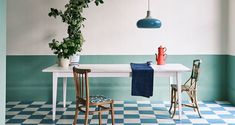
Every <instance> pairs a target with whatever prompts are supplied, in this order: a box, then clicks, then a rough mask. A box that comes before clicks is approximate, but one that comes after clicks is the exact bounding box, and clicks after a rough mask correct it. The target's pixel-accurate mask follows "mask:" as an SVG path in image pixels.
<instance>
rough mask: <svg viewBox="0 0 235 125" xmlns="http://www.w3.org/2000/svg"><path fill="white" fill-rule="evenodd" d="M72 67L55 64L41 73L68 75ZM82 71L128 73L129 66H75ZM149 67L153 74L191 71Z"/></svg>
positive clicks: (179, 66)
mask: <svg viewBox="0 0 235 125" xmlns="http://www.w3.org/2000/svg"><path fill="white" fill-rule="evenodd" d="M72 67H73V66H70V67H68V68H64V67H59V66H58V65H57V64H55V65H52V66H50V67H48V68H45V69H43V70H42V72H57V73H59V72H63V73H67V72H68V73H70V72H72ZM76 67H78V68H82V69H91V72H93V73H130V72H131V66H130V64H79V66H76ZM151 67H152V68H153V69H154V72H187V71H191V69H189V68H188V67H186V66H184V65H182V64H165V65H156V64H152V65H151Z"/></svg>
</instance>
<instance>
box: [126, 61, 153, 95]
mask: <svg viewBox="0 0 235 125" xmlns="http://www.w3.org/2000/svg"><path fill="white" fill-rule="evenodd" d="M130 65H131V69H132V86H131V95H133V96H143V97H147V98H149V97H150V96H153V73H154V70H153V68H152V67H151V66H150V64H149V63H131V64H130Z"/></svg>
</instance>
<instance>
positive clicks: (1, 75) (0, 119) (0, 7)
mask: <svg viewBox="0 0 235 125" xmlns="http://www.w3.org/2000/svg"><path fill="white" fill-rule="evenodd" d="M5 100H6V0H0V125H4V124H5V102H6V101H5Z"/></svg>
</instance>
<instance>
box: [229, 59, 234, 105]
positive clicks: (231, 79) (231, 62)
mask: <svg viewBox="0 0 235 125" xmlns="http://www.w3.org/2000/svg"><path fill="white" fill-rule="evenodd" d="M228 67H229V69H228V100H229V101H230V102H231V103H233V104H235V56H228Z"/></svg>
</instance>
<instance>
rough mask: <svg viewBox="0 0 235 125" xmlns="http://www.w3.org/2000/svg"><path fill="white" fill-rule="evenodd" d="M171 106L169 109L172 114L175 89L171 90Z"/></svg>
mask: <svg viewBox="0 0 235 125" xmlns="http://www.w3.org/2000/svg"><path fill="white" fill-rule="evenodd" d="M170 102H171V106H170V108H169V113H170V114H171V109H172V105H173V89H171V101H170Z"/></svg>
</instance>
